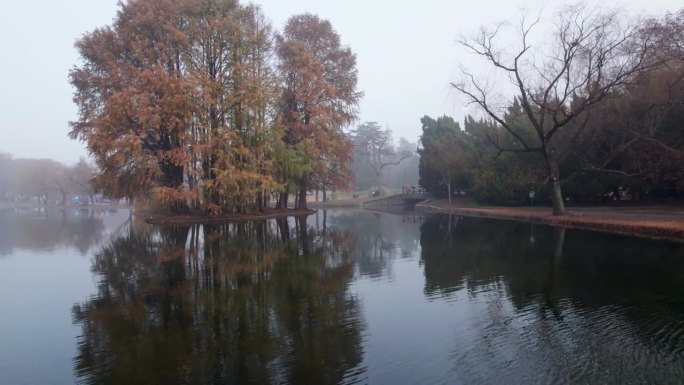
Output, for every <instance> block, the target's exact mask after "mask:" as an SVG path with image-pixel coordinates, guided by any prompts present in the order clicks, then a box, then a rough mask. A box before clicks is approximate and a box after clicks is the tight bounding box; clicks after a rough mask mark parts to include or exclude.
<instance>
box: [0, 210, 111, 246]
mask: <svg viewBox="0 0 684 385" xmlns="http://www.w3.org/2000/svg"><path fill="white" fill-rule="evenodd" d="M103 215H104V210H96V209H70V208H64V207H38V208H7V209H1V210H0V256H2V255H10V254H12V252H13V250H14V249H27V250H34V251H35V250H43V251H46V250H54V249H56V248H61V247H74V248H75V249H77V250H78V251H79V252H80V253H81V254H82V255H85V254H87V253H88V251H89V250H90V249H91V248H93V247H94V246H96V245H97V244H99V243H100V242H101V241H102V234H103V232H104V231H105V226H104V224H103V220H102V216H103Z"/></svg>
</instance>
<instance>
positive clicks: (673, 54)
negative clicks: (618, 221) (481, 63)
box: [421, 6, 684, 214]
mask: <svg viewBox="0 0 684 385" xmlns="http://www.w3.org/2000/svg"><path fill="white" fill-rule="evenodd" d="M538 23H539V21H535V22H532V23H529V22H528V23H526V22H525V21H523V23H521V24H520V26H521V27H520V28H521V29H520V30H519V33H520V37H521V41H520V42H521V45H520V49H519V50H517V51H514V52H512V53H511V52H506V51H505V50H501V49H499V48H498V47H497V46H496V45H495V42H496V41H497V37H498V36H499V35H500V34H501V31H500V29H498V28H497V29H495V30H492V31H487V30H483V31H482V33H481V34H480V35H477V36H475V37H474V38H473V39H466V40H464V41H463V44H465V46H466V47H468V48H469V49H470V50H472V52H474V53H475V54H476V55H478V56H482V57H483V58H484V59H485V62H487V63H489V64H490V65H491V66H493V68H494V69H496V70H498V71H501V72H502V73H503V74H505V75H506V76H508V77H509V78H510V80H511V82H512V83H513V85H514V86H515V88H516V90H517V94H516V96H515V97H513V98H512V100H511V102H510V103H508V105H504V106H503V108H501V107H500V106H498V105H497V104H496V103H495V100H496V98H495V95H493V94H492V93H491V90H490V89H489V88H487V87H486V86H485V85H486V82H483V81H482V80H480V79H478V78H477V76H475V75H474V74H469V73H465V81H464V82H462V83H454V84H453V86H454V87H455V88H456V89H458V90H459V91H460V92H461V93H462V94H463V95H465V96H466V99H467V100H468V101H469V102H470V103H472V104H474V105H476V106H479V108H480V109H481V110H482V111H483V112H484V116H485V118H483V119H475V118H473V117H471V116H468V117H466V119H465V126H464V130H463V131H461V132H460V133H459V134H458V135H459V137H460V138H462V139H463V140H465V142H468V143H469V146H468V147H466V148H465V149H463V147H460V146H457V145H451V146H447V147H449V148H451V149H452V150H456V149H459V151H458V152H464V153H468V152H471V154H470V156H471V157H474V159H476V161H474V162H472V163H468V162H461V164H460V165H457V164H452V166H451V167H449V166H448V163H449V162H448V161H447V160H448V159H447V158H443V159H441V160H440V156H439V154H440V150H441V149H440V148H439V146H436V147H434V148H433V149H430V150H428V148H427V146H424V149H423V151H422V157H421V165H422V168H421V183H423V184H424V186H425V187H427V188H432V189H434V187H431V183H432V184H434V183H435V181H438V180H439V175H440V172H439V170H440V168H442V169H444V170H448V171H449V172H451V173H454V172H455V173H461V175H463V178H464V180H465V181H466V183H467V184H468V185H469V186H470V189H469V192H470V193H472V194H473V195H474V196H475V197H476V198H477V199H478V200H479V201H481V202H484V203H490V204H492V203H493V204H524V203H525V202H529V200H527V196H528V194H527V192H528V191H529V190H534V191H536V192H539V193H540V194H538V195H537V196H538V197H539V198H540V199H541V200H545V201H551V202H552V203H553V206H554V213H556V214H562V213H563V210H564V204H565V203H566V202H568V201H584V202H601V201H605V200H606V199H611V200H614V199H622V198H626V197H629V198H630V199H647V198H656V199H661V198H664V197H668V196H681V195H682V193H681V191H682V188H683V187H684V186H683V185H682V183H681V180H682V178H681V177H682V171H681V170H682V169H683V168H682V166H684V142H683V141H682V138H684V132H683V131H682V129H683V127H682V123H681V122H682V121H684V109H682V106H683V105H684V104H683V101H684V81H683V80H684V48H683V47H684V44H682V43H683V42H684V32H683V31H684V10H683V11H680V12H679V13H677V14H673V15H666V16H665V17H663V18H661V19H653V20H645V21H641V22H632V21H629V20H627V19H624V18H623V19H620V17H619V16H618V14H617V13H615V12H604V11H601V10H595V9H594V10H589V9H587V8H584V7H582V6H573V7H568V8H565V9H564V10H563V11H562V12H561V13H560V14H559V15H558V17H557V19H556V23H555V24H554V25H555V28H556V31H555V34H553V35H552V37H553V38H549V39H547V40H546V41H545V42H544V43H542V45H544V44H547V45H546V46H544V47H543V48H539V47H535V46H533V45H532V43H531V38H530V31H531V30H532V28H533V27H534V26H536V25H537V24H538ZM533 52H547V53H549V52H551V53H553V54H554V55H556V56H553V55H551V56H545V57H547V58H548V60H549V62H548V63H542V62H541V61H534V60H532V61H530V60H526V59H525V58H526V57H528V56H529V55H531V54H532V53H533ZM430 121H432V120H431V119H430ZM423 124H424V129H425V123H424V122H423ZM424 136H425V131H424ZM423 141H425V139H423ZM441 153H442V154H444V153H445V152H444V151H441ZM431 159H432V160H431ZM434 160H436V162H435V161H434ZM428 165H429V167H428ZM431 174H432V176H431V177H427V178H426V177H424V175H425V176H429V175H431ZM561 187H562V188H563V190H564V191H565V195H563V194H561Z"/></svg>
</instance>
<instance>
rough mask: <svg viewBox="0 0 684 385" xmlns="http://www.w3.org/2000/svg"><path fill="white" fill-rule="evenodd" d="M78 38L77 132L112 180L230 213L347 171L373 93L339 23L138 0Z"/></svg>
mask: <svg viewBox="0 0 684 385" xmlns="http://www.w3.org/2000/svg"><path fill="white" fill-rule="evenodd" d="M276 37H277V38H276ZM274 39H275V44H274ZM76 46H77V48H78V50H79V52H80V54H81V59H82V64H81V65H79V66H77V67H75V68H74V69H73V70H72V71H71V74H70V79H71V83H72V84H73V85H74V87H75V89H76V92H75V95H74V101H75V102H76V104H77V105H78V107H79V118H78V120H76V121H74V122H72V131H71V134H70V135H71V137H72V138H77V139H79V140H82V141H84V142H85V143H86V145H87V147H88V150H89V152H90V153H91V155H92V156H93V157H94V159H95V161H96V163H97V165H98V168H99V169H100V171H101V172H100V174H99V175H98V176H97V177H96V179H95V186H96V188H97V189H98V190H99V191H102V192H105V193H107V194H108V195H112V196H116V197H129V198H138V197H148V198H150V197H151V198H153V199H156V200H159V201H161V202H163V203H165V204H167V205H168V207H169V208H170V209H171V211H174V212H185V211H188V210H189V209H200V210H202V211H205V212H210V213H215V214H217V213H221V212H250V211H254V210H258V209H260V208H261V207H263V206H264V205H265V202H267V200H268V196H269V195H270V194H271V193H273V192H276V191H281V192H283V193H285V194H287V193H288V192H289V191H290V190H291V189H292V188H293V186H295V185H296V186H298V187H299V191H300V197H301V196H303V197H304V198H305V197H306V190H307V189H308V188H309V187H310V182H311V181H313V180H315V179H320V180H325V181H329V182H330V183H333V184H343V183H344V182H345V181H346V179H345V176H346V172H347V171H346V170H347V168H346V166H347V163H348V160H349V153H350V147H349V144H348V142H347V141H346V140H345V137H344V135H342V128H343V127H344V126H345V125H347V124H349V123H350V122H351V121H352V120H353V119H354V118H355V116H356V115H355V113H356V109H355V108H356V105H357V103H358V100H359V98H360V95H361V94H360V93H359V92H358V91H356V67H355V56H354V54H353V53H352V52H351V50H350V49H349V48H346V47H344V46H342V45H341V43H340V39H339V36H338V35H337V34H336V33H335V31H334V30H333V29H332V26H331V25H330V23H329V22H327V21H325V20H321V19H319V18H317V17H316V16H313V15H308V14H307V15H300V16H295V17H293V18H292V19H291V20H290V21H289V22H288V25H287V26H286V27H285V30H284V32H283V34H282V35H277V34H275V33H274V31H273V30H272V28H271V26H270V24H269V23H268V22H267V21H266V18H265V17H264V16H263V14H262V13H261V10H260V9H259V8H258V7H257V6H253V5H249V6H245V5H242V4H240V3H238V2H237V1H231V0H220V1H209V0H200V1H192V0H178V1H172V0H130V1H128V2H125V3H122V5H121V9H120V11H119V13H118V15H117V18H116V19H115V21H114V23H113V24H112V25H111V26H107V27H103V28H99V29H96V30H95V31H93V32H91V33H88V34H86V35H84V36H83V38H81V39H80V40H79V41H78V42H77V44H76ZM305 205H306V203H305V202H303V203H301V202H300V206H302V207H305Z"/></svg>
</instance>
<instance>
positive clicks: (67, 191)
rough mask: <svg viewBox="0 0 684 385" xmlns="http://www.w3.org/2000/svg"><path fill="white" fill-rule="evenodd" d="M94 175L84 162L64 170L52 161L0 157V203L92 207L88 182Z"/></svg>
mask: <svg viewBox="0 0 684 385" xmlns="http://www.w3.org/2000/svg"><path fill="white" fill-rule="evenodd" d="M96 171H97V170H96V168H95V167H94V166H93V165H91V164H89V163H88V162H86V160H85V159H81V160H80V161H79V162H78V163H76V164H74V165H73V166H67V165H64V164H62V163H60V162H57V161H55V160H52V159H30V158H18V159H14V158H13V157H12V156H11V155H10V154H5V153H0V202H13V203H20V202H26V203H36V204H43V205H44V204H61V205H65V204H68V203H72V202H70V201H69V200H70V199H75V200H77V201H78V202H79V203H95V200H96V196H95V195H96V194H95V191H94V190H93V188H92V187H91V184H90V182H91V180H92V178H93V177H94V176H95V174H96Z"/></svg>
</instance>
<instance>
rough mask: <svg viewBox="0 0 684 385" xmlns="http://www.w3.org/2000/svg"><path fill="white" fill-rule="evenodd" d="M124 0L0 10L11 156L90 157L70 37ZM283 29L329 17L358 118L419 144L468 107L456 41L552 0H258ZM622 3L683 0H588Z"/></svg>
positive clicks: (645, 10)
mask: <svg viewBox="0 0 684 385" xmlns="http://www.w3.org/2000/svg"><path fill="white" fill-rule="evenodd" d="M117 2H118V0H60V1H31V0H23V1H12V2H7V4H3V7H2V8H3V10H2V12H1V13H0V49H2V52H3V54H2V60H0V74H1V76H2V81H1V83H0V152H8V153H11V154H12V155H13V156H14V157H15V158H21V157H35V158H52V159H55V160H58V161H61V162H65V163H67V164H72V163H75V162H76V161H78V159H79V157H82V156H87V153H86V150H85V146H84V145H83V144H82V143H79V142H77V141H72V140H70V139H69V138H68V137H67V133H68V131H69V125H68V122H69V121H71V120H74V119H76V116H77V109H76V106H75V105H74V104H73V102H72V94H73V90H72V88H71V86H70V85H69V82H68V72H69V69H70V68H72V67H73V66H74V65H75V64H77V63H78V54H77V52H76V50H75V48H74V42H75V41H76V39H78V38H79V37H80V36H81V35H82V34H83V33H85V32H90V31H92V30H93V29H95V28H96V27H100V26H104V25H108V24H111V21H112V19H113V18H114V17H115V16H116V11H117V9H118V6H117ZM254 2H255V3H257V4H261V5H262V8H263V11H264V14H265V15H266V17H267V18H269V19H270V20H271V21H272V22H273V26H274V27H275V28H276V29H281V28H282V26H283V25H284V24H285V21H286V20H287V18H288V17H289V16H291V15H294V14H299V13H303V12H310V13H314V14H317V15H319V16H320V17H321V18H326V19H328V20H330V22H331V23H332V25H333V27H334V28H335V29H336V31H337V32H338V33H339V34H340V36H341V38H342V42H343V44H345V45H348V46H350V47H351V49H352V51H354V52H355V53H356V55H357V68H358V71H359V89H360V90H361V91H363V92H364V93H365V97H364V98H363V100H362V101H361V104H360V118H359V122H363V121H377V122H378V123H380V124H381V125H383V126H385V125H387V126H389V128H390V129H392V130H393V131H394V132H395V138H397V139H398V138H399V137H405V138H407V139H409V140H411V141H416V140H417V139H418V136H419V135H420V121H419V120H420V118H421V117H422V116H423V115H431V116H433V117H437V116H439V115H443V114H448V115H452V116H453V117H454V118H455V119H456V120H457V121H461V120H462V119H463V115H464V114H465V113H466V111H467V110H466V109H465V108H464V106H463V104H462V102H460V101H459V99H458V98H457V97H456V95H455V93H454V92H453V91H452V90H451V89H450V87H449V82H450V81H454V80H456V77H457V73H458V72H457V70H458V64H459V63H466V65H467V64H468V63H469V60H470V59H469V58H468V57H466V56H464V52H463V50H462V49H460V48H459V47H458V45H457V43H456V40H457V39H458V38H459V37H460V36H462V35H464V34H467V33H471V32H473V31H475V30H476V29H477V28H479V27H480V26H481V25H492V24H493V23H496V22H499V21H503V20H511V21H514V20H515V19H516V18H517V17H518V15H519V14H520V10H521V8H523V7H524V8H527V9H529V10H530V11H534V12H535V13H536V12H538V11H539V9H540V8H543V9H544V12H545V13H544V14H545V15H549V13H550V12H551V11H552V10H553V9H554V8H553V7H554V6H555V4H556V2H551V1H547V2H545V3H542V2H540V1H523V0H481V1H472V0H468V1H465V0H462V1H458V0H425V1H408V0H394V1H377V0H376V1H370V0H364V1H361V0H345V1H334V0H329V1H328V0H325V1H324V0H287V1H284V0H256V1H254ZM588 3H589V4H592V3H600V4H603V5H606V4H608V5H617V6H621V7H622V8H625V9H627V10H628V12H629V13H631V14H635V15H661V14H664V13H665V12H666V11H677V10H678V9H679V8H681V7H684V5H683V4H682V2H681V0H649V1H643V0H628V1H621V2H606V1H601V2H597V1H589V2H588Z"/></svg>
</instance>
